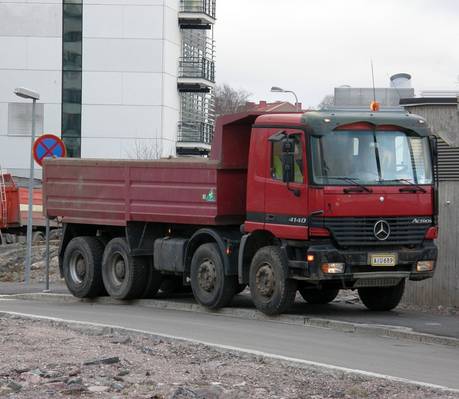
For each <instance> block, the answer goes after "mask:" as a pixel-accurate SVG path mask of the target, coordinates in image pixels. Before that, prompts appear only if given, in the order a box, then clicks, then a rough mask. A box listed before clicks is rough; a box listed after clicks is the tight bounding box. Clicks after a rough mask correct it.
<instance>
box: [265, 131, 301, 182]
mask: <svg viewBox="0 0 459 399" xmlns="http://www.w3.org/2000/svg"><path fill="white" fill-rule="evenodd" d="M289 138H290V139H293V141H294V143H295V147H294V158H295V171H294V172H295V180H294V181H295V183H303V182H304V179H303V149H302V145H301V139H300V136H299V135H291V136H289ZM283 176H284V170H283V165H282V141H275V142H273V143H272V152H271V177H272V178H273V179H274V180H280V181H282V180H283Z"/></svg>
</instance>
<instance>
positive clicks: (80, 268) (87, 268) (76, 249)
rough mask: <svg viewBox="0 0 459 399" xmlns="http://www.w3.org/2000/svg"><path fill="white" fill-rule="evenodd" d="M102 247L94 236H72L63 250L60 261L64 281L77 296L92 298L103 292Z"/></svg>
mask: <svg viewBox="0 0 459 399" xmlns="http://www.w3.org/2000/svg"><path fill="white" fill-rule="evenodd" d="M103 253H104V247H103V246H102V245H101V244H100V242H99V240H98V239H97V238H96V237H76V238H73V239H72V240H71V241H70V242H69V244H68V245H67V248H65V252H64V260H63V263H62V266H63V272H64V279H65V283H66V284H67V287H68V289H69V291H70V292H71V293H72V294H73V295H74V296H76V297H77V298H94V297H97V296H101V295H104V294H105V289H104V284H103V282H102V271H101V265H102V255H103Z"/></svg>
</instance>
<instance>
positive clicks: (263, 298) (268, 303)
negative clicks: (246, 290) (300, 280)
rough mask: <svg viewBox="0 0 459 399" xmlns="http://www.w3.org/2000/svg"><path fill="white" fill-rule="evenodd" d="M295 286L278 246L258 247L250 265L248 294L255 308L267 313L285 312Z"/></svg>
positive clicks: (290, 302)
mask: <svg viewBox="0 0 459 399" xmlns="http://www.w3.org/2000/svg"><path fill="white" fill-rule="evenodd" d="M296 288H297V284H296V281H295V280H290V279H289V278H288V262H287V259H285V258H284V256H282V253H281V250H280V248H279V247H275V246H270V247H263V248H261V249H259V250H258V252H257V253H256V254H255V256H254V258H253V260H252V264H251V265H250V294H251V296H252V300H253V303H254V304H255V306H256V307H257V309H258V310H260V311H261V312H263V313H265V314H267V315H276V314H281V313H283V312H285V311H286V310H287V309H288V308H289V307H290V306H291V305H292V304H293V302H294V300H295V294H296Z"/></svg>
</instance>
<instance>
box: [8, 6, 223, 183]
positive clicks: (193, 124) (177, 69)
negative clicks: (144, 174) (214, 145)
mask: <svg viewBox="0 0 459 399" xmlns="http://www.w3.org/2000/svg"><path fill="white" fill-rule="evenodd" d="M214 23H215V0H137V1H132V0H110V1H106V0H79V1H78V0H34V1H29V0H14V1H12V0H8V1H5V0H0V165H1V166H2V167H3V168H6V169H8V170H9V171H11V172H12V173H13V174H15V175H18V176H25V175H27V174H28V167H29V150H30V130H31V105H30V103H28V102H27V101H25V100H21V99H20V98H18V97H16V96H15V95H14V94H13V90H14V88H15V87H20V86H23V87H28V88H31V89H33V90H35V91H38V92H39V93H40V95H41V98H40V101H39V103H38V104H39V105H38V113H37V114H38V115H37V133H38V134H41V133H52V134H57V135H62V138H63V139H64V141H65V143H66V146H67V149H68V154H69V156H73V157H79V156H81V157H91V158H101V157H103V158H156V157H160V156H162V157H165V156H170V155H175V154H176V152H178V153H201V152H205V151H208V150H209V144H210V140H211V136H212V128H213V114H212V98H213V94H212V89H213V85H214V71H215V66H214V45H213V40H212V36H213V33H212V32H213V29H212V28H213V24H214Z"/></svg>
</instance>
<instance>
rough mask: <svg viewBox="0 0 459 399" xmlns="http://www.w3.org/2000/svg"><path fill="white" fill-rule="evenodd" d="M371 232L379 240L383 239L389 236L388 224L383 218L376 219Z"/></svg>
mask: <svg viewBox="0 0 459 399" xmlns="http://www.w3.org/2000/svg"><path fill="white" fill-rule="evenodd" d="M373 234H374V235H375V237H376V238H377V239H378V240H379V241H385V240H387V239H388V238H389V236H390V226H389V223H387V222H386V221H385V220H378V221H377V222H376V223H375V227H374V228H373Z"/></svg>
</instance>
